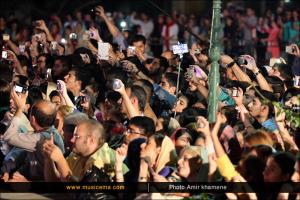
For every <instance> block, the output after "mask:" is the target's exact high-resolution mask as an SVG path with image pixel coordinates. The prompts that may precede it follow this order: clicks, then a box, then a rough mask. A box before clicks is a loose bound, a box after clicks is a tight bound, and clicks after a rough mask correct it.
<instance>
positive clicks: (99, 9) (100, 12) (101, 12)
mask: <svg viewBox="0 0 300 200" xmlns="http://www.w3.org/2000/svg"><path fill="white" fill-rule="evenodd" d="M95 10H96V15H98V16H99V17H102V18H105V17H106V15H105V10H104V8H103V7H102V6H97V7H96V8H95Z"/></svg>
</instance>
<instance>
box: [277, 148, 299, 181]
mask: <svg viewBox="0 0 300 200" xmlns="http://www.w3.org/2000/svg"><path fill="white" fill-rule="evenodd" d="M272 157H273V158H274V160H275V162H276V163H277V164H278V165H279V167H280V169H281V171H282V174H284V175H286V174H289V175H290V177H291V176H292V175H293V173H294V166H295V157H294V155H293V154H291V153H289V152H280V153H275V154H274V155H272Z"/></svg>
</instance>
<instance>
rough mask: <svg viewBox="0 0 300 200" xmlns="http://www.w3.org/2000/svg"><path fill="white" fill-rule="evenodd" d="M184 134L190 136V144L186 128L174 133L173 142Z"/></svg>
mask: <svg viewBox="0 0 300 200" xmlns="http://www.w3.org/2000/svg"><path fill="white" fill-rule="evenodd" d="M184 134H188V135H189V136H190V138H189V139H190V140H189V141H190V142H192V136H191V134H190V133H189V130H188V129H187V128H180V129H178V130H177V131H176V133H175V140H177V139H178V138H180V137H181V136H182V135H184Z"/></svg>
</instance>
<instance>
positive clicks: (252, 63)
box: [241, 55, 257, 71]
mask: <svg viewBox="0 0 300 200" xmlns="http://www.w3.org/2000/svg"><path fill="white" fill-rule="evenodd" d="M242 57H243V58H244V59H245V60H247V64H246V65H241V67H245V68H247V69H249V70H251V71H254V70H256V69H257V66H256V62H255V59H254V58H253V57H252V56H250V55H242Z"/></svg>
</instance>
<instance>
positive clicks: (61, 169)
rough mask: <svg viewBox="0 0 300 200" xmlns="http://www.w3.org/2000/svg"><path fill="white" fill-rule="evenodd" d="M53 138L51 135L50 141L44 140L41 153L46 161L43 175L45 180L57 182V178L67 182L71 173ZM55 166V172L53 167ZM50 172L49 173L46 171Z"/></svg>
mask: <svg viewBox="0 0 300 200" xmlns="http://www.w3.org/2000/svg"><path fill="white" fill-rule="evenodd" d="M53 140H54V139H53V136H52V135H51V139H50V140H46V141H45V142H44V144H43V153H44V156H45V159H46V160H48V161H47V162H46V163H45V164H49V166H45V168H44V173H45V178H46V180H47V179H48V180H58V179H59V178H60V179H61V180H63V181H69V180H70V177H71V176H72V171H71V169H70V167H69V165H68V163H67V160H66V159H65V158H64V155H63V153H62V152H61V150H60V149H59V148H58V146H56V145H55V144H54V142H53ZM54 163H55V165H56V166H57V170H56V167H55V165H54ZM47 169H48V170H50V171H47Z"/></svg>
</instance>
